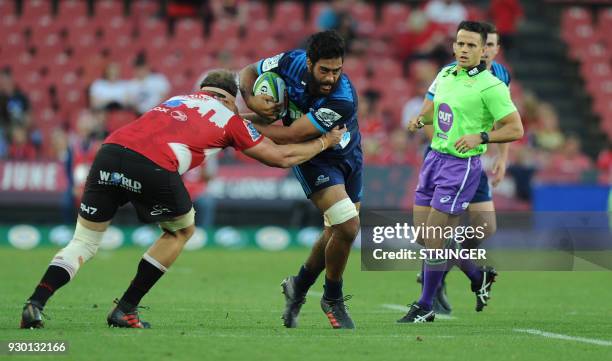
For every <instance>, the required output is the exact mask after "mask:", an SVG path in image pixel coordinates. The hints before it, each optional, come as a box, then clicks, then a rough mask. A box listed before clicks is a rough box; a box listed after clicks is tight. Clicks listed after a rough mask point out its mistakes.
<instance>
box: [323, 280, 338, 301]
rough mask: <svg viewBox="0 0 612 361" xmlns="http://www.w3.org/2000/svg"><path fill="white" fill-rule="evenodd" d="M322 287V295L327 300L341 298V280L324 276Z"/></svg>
mask: <svg viewBox="0 0 612 361" xmlns="http://www.w3.org/2000/svg"><path fill="white" fill-rule="evenodd" d="M323 289H324V291H323V297H325V298H327V299H329V300H338V299H340V298H342V280H340V281H332V280H330V279H329V278H327V277H325V286H324V287H323Z"/></svg>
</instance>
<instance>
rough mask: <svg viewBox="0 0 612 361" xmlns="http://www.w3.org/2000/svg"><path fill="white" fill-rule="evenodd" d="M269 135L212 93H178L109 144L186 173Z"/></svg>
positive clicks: (114, 135) (116, 134)
mask: <svg viewBox="0 0 612 361" xmlns="http://www.w3.org/2000/svg"><path fill="white" fill-rule="evenodd" d="M262 140H263V136H262V135H261V134H260V133H259V132H258V131H257V130H256V129H255V127H253V124H251V122H249V121H248V120H244V119H242V118H240V117H239V116H237V115H236V114H234V113H233V112H232V111H231V110H229V109H228V108H226V107H225V106H224V105H223V104H222V103H221V102H219V101H218V100H216V99H214V98H213V97H212V96H211V95H210V93H207V92H198V93H194V94H188V95H178V96H175V97H172V98H170V99H168V100H166V101H165V102H164V103H162V104H160V105H159V106H157V107H155V108H153V109H151V110H149V111H148V112H146V113H144V114H143V115H142V116H141V117H140V118H138V119H137V120H135V121H133V122H132V123H130V124H127V125H125V126H124V127H122V128H119V129H117V130H116V131H115V132H113V133H112V134H111V135H109V136H108V138H106V140H105V141H104V143H113V144H120V145H122V146H124V147H127V148H129V149H131V150H133V151H135V152H137V153H140V154H142V155H143V156H145V157H147V158H149V159H150V160H151V161H153V162H155V163H156V164H158V165H159V166H161V167H163V168H164V169H167V170H170V171H178V172H179V173H180V174H183V173H185V172H186V171H188V170H189V169H192V168H194V167H196V166H198V165H200V164H201V163H202V162H203V161H204V159H205V158H206V156H207V155H210V154H213V153H216V152H218V151H219V150H221V149H223V148H225V147H234V148H236V150H238V151H242V150H244V149H248V148H250V147H253V146H255V145H256V144H258V143H259V142H261V141H262Z"/></svg>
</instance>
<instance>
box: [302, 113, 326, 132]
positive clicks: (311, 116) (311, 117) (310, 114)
mask: <svg viewBox="0 0 612 361" xmlns="http://www.w3.org/2000/svg"><path fill="white" fill-rule="evenodd" d="M306 116H307V117H308V120H310V122H311V123H312V125H314V126H315V128H317V130H318V131H319V132H321V133H327V130H325V129H323V127H322V126H321V124H319V123H318V122H317V121H316V120H315V118H314V116H313V115H312V113H308V114H306Z"/></svg>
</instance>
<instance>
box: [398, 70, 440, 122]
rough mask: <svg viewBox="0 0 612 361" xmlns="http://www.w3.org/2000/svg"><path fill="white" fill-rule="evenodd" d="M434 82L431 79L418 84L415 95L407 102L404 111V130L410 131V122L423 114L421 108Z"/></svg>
mask: <svg viewBox="0 0 612 361" xmlns="http://www.w3.org/2000/svg"><path fill="white" fill-rule="evenodd" d="M432 81H433V79H430V81H429V82H423V81H420V82H419V83H418V84H417V88H416V93H415V95H414V96H413V97H412V98H410V99H409V100H408V101H407V102H406V104H404V107H403V109H402V122H401V127H402V129H408V123H409V122H410V120H411V119H412V118H414V117H416V116H418V115H419V113H420V112H421V107H422V106H423V99H424V98H425V95H426V94H427V89H428V88H429V85H430V84H431V82H432Z"/></svg>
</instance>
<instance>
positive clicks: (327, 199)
mask: <svg viewBox="0 0 612 361" xmlns="http://www.w3.org/2000/svg"><path fill="white" fill-rule="evenodd" d="M346 198H350V197H349V196H348V194H347V192H346V189H345V188H344V184H335V185H332V186H330V187H327V188H323V189H321V190H318V191H317V192H315V193H313V194H311V195H310V200H311V201H312V203H313V204H314V205H315V207H317V208H318V209H319V210H320V211H321V212H322V213H323V212H325V211H326V210H328V209H329V208H330V207H331V206H333V205H334V204H336V203H338V202H339V201H341V200H343V199H346Z"/></svg>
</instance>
